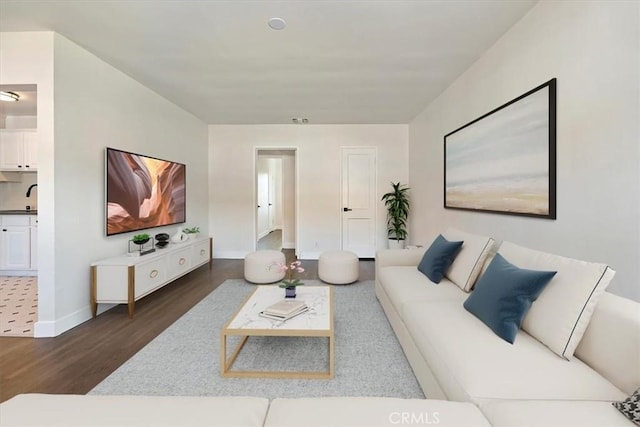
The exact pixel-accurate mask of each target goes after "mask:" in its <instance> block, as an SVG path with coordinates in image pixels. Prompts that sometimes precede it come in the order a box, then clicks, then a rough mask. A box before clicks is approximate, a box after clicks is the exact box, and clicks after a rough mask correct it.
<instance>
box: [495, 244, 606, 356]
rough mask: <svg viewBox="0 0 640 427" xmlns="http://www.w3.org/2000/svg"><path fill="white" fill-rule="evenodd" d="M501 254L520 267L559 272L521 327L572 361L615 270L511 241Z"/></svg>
mask: <svg viewBox="0 0 640 427" xmlns="http://www.w3.org/2000/svg"><path fill="white" fill-rule="evenodd" d="M499 253H500V254H502V255H503V256H504V257H505V258H507V259H508V260H509V261H510V262H512V263H514V264H516V265H517V266H518V267H520V268H527V269H532V270H553V271H557V272H558V273H557V274H556V275H555V277H554V278H553V279H551V282H550V283H549V284H548V285H547V287H546V288H545V289H544V291H543V292H542V294H541V295H540V297H538V300H537V301H536V303H535V304H533V305H532V307H531V309H530V310H529V313H528V314H527V316H526V317H525V319H524V321H523V322H522V329H524V330H525V331H527V332H528V333H529V334H530V335H532V336H533V337H535V338H536V339H538V341H540V342H542V343H543V344H545V345H546V346H547V347H549V348H550V349H551V350H552V351H553V352H555V353H556V354H558V355H559V356H561V357H563V358H565V359H567V360H570V359H571V357H572V356H573V353H574V351H575V349H576V347H577V346H578V344H579V343H580V340H581V339H582V335H583V334H584V331H585V329H586V328H587V325H588V324H589V320H590V319H591V315H592V314H593V310H594V309H595V307H596V304H597V303H598V300H599V299H600V297H601V296H602V294H603V293H604V291H605V289H606V288H607V286H608V285H609V283H610V282H611V279H612V278H613V276H614V275H615V271H613V270H612V269H611V268H610V267H609V266H607V265H605V264H597V263H591V262H586V261H579V260H575V259H571V258H565V257H562V256H558V255H552V254H549V253H545V252H540V251H536V250H533V249H528V248H524V247H522V246H518V245H516V244H513V243H511V242H503V243H502V245H501V246H500V252H499Z"/></svg>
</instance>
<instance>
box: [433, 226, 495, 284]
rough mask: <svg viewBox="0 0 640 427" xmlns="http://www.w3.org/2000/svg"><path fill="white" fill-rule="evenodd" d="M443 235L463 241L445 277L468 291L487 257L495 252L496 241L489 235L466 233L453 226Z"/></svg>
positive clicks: (448, 238) (449, 238)
mask: <svg viewBox="0 0 640 427" xmlns="http://www.w3.org/2000/svg"><path fill="white" fill-rule="evenodd" d="M443 235H444V237H445V238H446V239H447V240H458V241H463V242H464V243H463V244H462V248H461V249H460V252H459V253H458V255H457V256H456V259H455V260H454V261H453V263H452V264H451V266H450V267H449V269H448V270H447V272H446V273H445V277H447V278H448V279H449V280H451V281H452V282H453V283H455V284H456V285H458V286H459V287H460V289H462V290H463V291H465V292H470V291H471V289H472V288H473V286H474V284H475V283H476V280H477V279H478V276H479V275H480V272H481V271H482V266H483V265H484V264H485V262H486V261H487V258H488V257H489V256H490V255H491V254H493V253H495V247H496V242H495V240H493V239H492V238H491V237H487V236H481V235H479V234H471V233H466V232H464V231H460V230H456V229H455V228H449V229H447V231H446V232H445V233H443Z"/></svg>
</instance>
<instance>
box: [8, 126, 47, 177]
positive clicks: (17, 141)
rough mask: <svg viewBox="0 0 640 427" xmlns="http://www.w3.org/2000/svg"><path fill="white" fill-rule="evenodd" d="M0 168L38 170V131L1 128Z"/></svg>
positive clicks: (25, 170)
mask: <svg viewBox="0 0 640 427" xmlns="http://www.w3.org/2000/svg"><path fill="white" fill-rule="evenodd" d="M0 170H4V171H24V172H31V171H37V170H38V132H37V131H36V130H35V129H34V130H31V129H28V130H13V129H0Z"/></svg>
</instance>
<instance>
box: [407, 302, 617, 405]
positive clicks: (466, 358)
mask: <svg viewBox="0 0 640 427" xmlns="http://www.w3.org/2000/svg"><path fill="white" fill-rule="evenodd" d="M403 320H404V322H405V325H406V328H407V331H408V333H409V334H410V336H411V337H412V338H413V340H414V341H415V343H416V346H417V347H418V349H419V350H420V352H421V353H422V355H423V357H424V358H425V360H426V362H427V364H428V365H429V366H430V367H431V369H432V370H433V372H434V375H435V376H436V378H437V379H438V382H439V383H440V386H441V387H442V389H443V390H444V392H445V394H446V395H447V398H449V399H451V400H459V401H471V402H475V403H480V402H483V401H485V400H487V399H532V400H537V399H540V400H543V399H548V400H563V399H565V400H607V401H615V400H621V399H624V398H625V397H626V395H625V394H624V393H623V392H622V391H620V390H619V389H617V388H616V387H615V386H614V385H613V384H611V383H610V382H609V381H607V380H606V379H605V378H604V377H602V376H601V375H600V374H598V373H597V372H596V371H594V370H593V369H591V368H590V367H589V366H587V365H586V364H585V363H583V362H582V361H580V360H579V359H576V358H574V359H573V360H571V361H570V362H569V361H566V360H564V359H562V358H560V357H557V356H556V355H555V354H554V353H553V352H551V351H549V349H548V348H547V347H545V346H544V345H542V344H541V343H540V342H539V341H537V340H536V339H535V338H533V337H531V336H530V335H528V334H527V333H525V332H524V331H522V330H520V331H519V332H518V337H517V339H516V341H515V343H514V344H513V345H510V344H509V343H507V342H506V341H504V340H502V339H500V338H499V337H497V336H496V335H495V334H494V333H493V332H492V331H491V330H490V329H489V328H487V327H486V326H485V325H484V324H483V323H482V322H481V321H480V320H478V319H477V318H476V317H475V316H474V315H472V314H471V313H469V312H468V311H466V310H464V309H462V307H460V302H459V301H446V300H443V301H437V302H433V303H424V302H407V303H405V304H404V311H403Z"/></svg>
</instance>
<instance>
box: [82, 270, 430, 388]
mask: <svg viewBox="0 0 640 427" xmlns="http://www.w3.org/2000/svg"><path fill="white" fill-rule="evenodd" d="M314 282H315V283H314ZM307 283H308V284H319V283H318V282H317V281H307ZM253 288H254V285H251V284H249V283H247V282H245V281H244V280H235V279H234V280H227V281H225V282H224V283H223V284H222V285H220V286H219V287H218V288H217V289H216V290H214V291H213V292H212V293H211V294H209V295H208V296H207V297H205V298H204V299H203V300H202V301H200V302H199V303H198V304H197V305H196V306H195V307H193V308H192V309H191V310H190V311H189V312H187V313H186V314H185V315H184V316H182V317H181V318H180V319H178V320H177V321H176V322H175V323H174V324H173V325H171V326H170V327H169V328H167V329H166V330H165V331H164V332H163V333H162V334H160V335H159V336H158V337H156V338H155V339H154V340H153V341H152V342H150V343H149V344H148V345H147V346H146V347H144V348H143V349H142V350H140V351H139V352H138V353H137V354H136V355H135V356H133V357H132V358H131V359H129V360H128V361H127V362H126V363H125V364H123V365H122V366H121V367H120V368H118V369H117V370H116V371H115V372H114V373H113V374H111V375H110V376H109V377H108V378H106V379H105V380H104V381H103V382H101V383H100V384H98V385H97V386H96V387H95V388H94V389H93V390H91V392H89V394H107V395H114V394H121V395H122V394H124V395H183V396H203V395H206V396H223V395H224V396H258V397H266V398H270V399H273V398H276V397H316V396H390V397H401V398H424V394H423V393H422V390H421V389H420V386H419V385H418V382H417V380H416V378H415V376H414V375H413V371H412V370H411V367H410V366H409V363H408V362H407V360H406V358H405V356H404V353H403V352H402V349H401V348H400V344H399V343H398V341H397V340H396V337H395V335H394V333H393V331H392V329H391V326H390V325H389V323H388V321H387V318H386V316H385V315H384V312H383V311H382V308H381V307H380V304H379V303H378V300H377V299H376V296H375V291H374V283H373V281H364V282H357V283H355V284H353V285H348V286H335V287H334V328H335V377H334V378H333V379H331V380H304V379H253V378H222V376H221V375H220V331H221V329H222V327H223V326H224V324H225V323H226V322H227V321H228V320H229V319H230V318H231V316H232V315H233V314H234V313H235V312H236V310H237V309H238V307H239V306H240V304H241V303H242V302H243V301H244V299H245V298H246V296H247V295H248V294H249V292H251V290H253ZM283 292H284V291H283ZM236 342H237V341H233V340H231V341H230V345H229V346H228V348H229V352H230V351H231V349H233V348H234V347H235V343H236ZM327 348H328V343H327V339H326V338H298V337H250V338H249V339H248V340H247V343H246V344H245V346H244V348H243V349H242V351H241V352H240V355H239V356H238V359H237V360H236V362H235V364H234V367H233V369H234V370H236V369H238V370H241V369H259V370H265V369H271V370H300V369H303V370H326V369H327V367H328V350H327Z"/></svg>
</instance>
